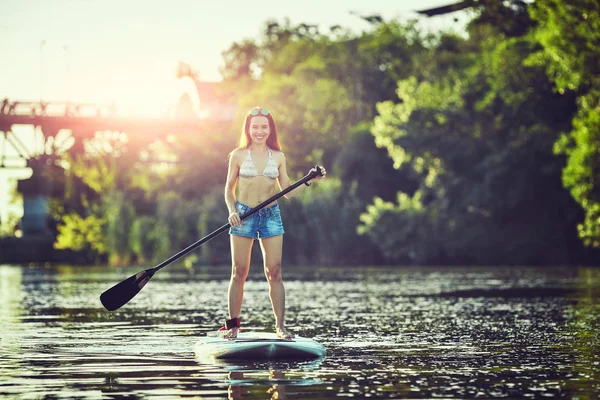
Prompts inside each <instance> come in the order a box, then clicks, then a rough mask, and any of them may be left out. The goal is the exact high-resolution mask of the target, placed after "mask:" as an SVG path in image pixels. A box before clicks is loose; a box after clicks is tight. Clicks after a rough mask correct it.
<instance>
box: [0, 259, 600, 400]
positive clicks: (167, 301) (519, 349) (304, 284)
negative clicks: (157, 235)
mask: <svg viewBox="0 0 600 400" xmlns="http://www.w3.org/2000/svg"><path fill="white" fill-rule="evenodd" d="M141 269H142V268H138V267H134V268H127V269H124V270H111V269H108V268H73V267H55V268H26V267H24V268H22V267H15V266H0V318H1V319H2V324H0V397H2V396H6V397H21V398H43V397H47V398H57V397H78V398H99V397H103V398H122V397H136V398H145V397H156V396H165V397H189V396H198V397H202V398H227V397H229V398H235V399H238V398H239V399H242V398H243V399H283V398H327V397H355V398H365V397H369V398H397V397H403V398H430V397H446V398H448V397H451V398H457V397H461V398H464V397H528V398H544V397H555V396H559V397H578V398H597V393H598V392H599V391H600V360H599V357H598V354H600V352H599V350H600V349H599V345H600V338H599V336H598V332H599V328H600V302H599V301H598V298H599V296H598V295H599V294H600V270H597V269H589V268H579V269H577V268H572V269H564V270H558V269H536V268H519V269H516V268H509V269H492V268H477V269H468V268H437V269H435V268H398V269H390V268H387V269H386V268H367V269H357V268H351V269H344V268H310V269H298V270H290V271H287V273H286V289H287V292H288V312H287V315H288V325H289V328H290V329H291V330H293V331H294V332H295V333H297V334H300V335H301V336H305V337H314V338H315V339H316V340H318V341H320V342H321V343H323V344H324V345H325V346H326V347H327V351H328V353H327V356H326V357H324V358H322V359H319V360H315V361H310V362H307V361H303V362H277V363H267V362H262V363H251V362H248V363H240V362H237V363H225V362H215V361H212V360H201V359H198V358H196V356H195V354H194V352H193V348H194V344H195V341H196V337H197V336H199V335H204V334H206V332H208V331H211V330H214V329H215V328H217V327H218V326H219V325H221V324H222V322H223V320H224V319H225V317H226V310H227V303H226V300H227V299H226V292H227V281H228V272H229V271H228V268H227V267H222V268H215V267H211V268H202V269H198V270H195V271H188V270H178V269H177V268H175V267H169V269H165V270H164V271H161V272H160V273H159V274H157V275H156V276H155V277H154V278H153V279H152V281H151V282H150V283H149V284H148V285H147V287H146V288H145V289H144V290H143V291H142V292H141V293H140V294H138V296H137V297H136V298H134V299H133V300H132V301H131V302H130V303H129V304H127V305H126V306H124V307H123V308H121V309H120V310H117V311H115V312H112V313H110V312H107V311H105V310H104V309H103V308H102V306H101V304H100V301H99V295H100V293H102V292H103V291H104V290H106V289H107V288H109V287H111V286H112V285H114V284H115V283H117V282H119V281H121V280H123V279H126V278H127V277H129V276H131V275H132V274H134V273H136V272H138V270H141ZM254 269H255V271H254V272H253V274H254V275H252V276H251V278H250V280H249V282H248V283H247V285H246V294H245V297H244V310H243V313H244V318H243V321H244V326H245V327H246V328H249V329H255V330H268V331H273V317H272V314H271V310H270V305H269V300H268V294H267V284H266V282H265V281H264V277H263V276H262V274H261V273H260V271H259V268H254Z"/></svg>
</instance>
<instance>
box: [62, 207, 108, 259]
mask: <svg viewBox="0 0 600 400" xmlns="http://www.w3.org/2000/svg"><path fill="white" fill-rule="evenodd" d="M105 225H106V220H105V219H103V218H102V217H101V216H99V215H96V214H90V215H88V216H85V217H83V216H81V215H79V214H77V213H75V212H71V213H69V214H66V215H64V216H63V219H62V223H61V224H60V225H59V226H58V232H59V235H58V237H57V240H56V243H55V246H54V247H56V248H57V249H70V250H75V251H80V252H84V253H90V252H95V253H96V254H105V253H106V251H107V248H108V244H107V238H106V236H105V234H104V227H105Z"/></svg>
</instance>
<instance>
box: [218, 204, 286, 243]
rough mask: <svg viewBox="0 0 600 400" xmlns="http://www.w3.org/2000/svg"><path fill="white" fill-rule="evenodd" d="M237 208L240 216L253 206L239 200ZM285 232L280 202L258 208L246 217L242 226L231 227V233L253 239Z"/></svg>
mask: <svg viewBox="0 0 600 400" xmlns="http://www.w3.org/2000/svg"><path fill="white" fill-rule="evenodd" d="M235 208H236V209H237V212H238V213H239V214H240V216H242V215H244V214H245V213H246V212H248V210H250V209H251V208H252V207H250V206H247V205H245V204H244V203H240V202H239V201H238V202H236V203H235ZM284 233H285V232H284V230H283V222H281V212H280V211H279V205H278V204H275V205H274V206H270V207H267V208H262V209H260V210H258V211H257V212H255V213H254V214H252V215H251V216H249V217H248V218H246V219H244V220H243V221H242V226H232V227H231V228H229V234H230V235H236V236H245V237H249V238H253V239H265V238H268V237H271V236H277V235H283V234H284Z"/></svg>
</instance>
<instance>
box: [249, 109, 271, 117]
mask: <svg viewBox="0 0 600 400" xmlns="http://www.w3.org/2000/svg"><path fill="white" fill-rule="evenodd" d="M258 114H261V115H269V110H267V109H266V108H261V109H258V108H253V109H252V110H250V115H258Z"/></svg>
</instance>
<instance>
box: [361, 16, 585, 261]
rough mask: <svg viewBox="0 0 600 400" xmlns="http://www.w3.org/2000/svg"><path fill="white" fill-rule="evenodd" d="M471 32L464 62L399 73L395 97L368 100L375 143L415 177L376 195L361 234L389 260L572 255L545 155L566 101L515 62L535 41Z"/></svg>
mask: <svg viewBox="0 0 600 400" xmlns="http://www.w3.org/2000/svg"><path fill="white" fill-rule="evenodd" d="M478 29H479V31H480V32H483V31H485V29H483V27H482V26H479V27H478ZM490 31H491V32H493V31H494V29H491V30H490ZM472 40H475V41H476V42H477V43H478V45H477V46H476V47H475V48H476V49H477V51H478V53H479V56H478V57H464V56H460V58H461V60H465V59H471V60H472V63H471V65H469V66H467V67H464V68H463V69H461V70H457V71H454V70H451V71H447V72H444V73H440V74H438V77H437V78H436V79H435V80H430V81H419V80H418V79H417V78H415V77H413V78H410V79H407V80H403V81H400V82H399V85H398V97H399V98H400V100H401V102H400V103H397V104H394V103H392V102H390V101H388V102H384V103H380V104H378V111H379V113H380V116H378V117H377V118H375V124H374V126H373V128H372V132H373V135H374V136H375V142H376V144H377V145H378V146H380V147H384V148H386V149H387V150H388V153H389V155H390V157H391V158H392V160H393V161H394V166H395V167H397V168H400V167H402V166H404V165H406V164H409V165H410V166H411V168H412V169H413V170H414V173H415V174H416V175H417V176H419V177H420V182H421V185H420V189H419V190H418V191H417V192H416V193H415V194H413V195H408V194H406V195H405V194H400V195H399V197H398V200H397V204H393V203H390V202H383V201H381V200H376V201H375V202H374V204H373V205H372V206H370V207H369V208H368V211H367V212H366V213H365V214H363V216H362V220H363V225H362V227H361V231H362V232H363V233H365V234H367V235H369V236H370V237H372V238H373V240H374V242H375V243H377V244H378V246H379V247H380V248H381V250H382V251H383V253H384V255H386V258H388V259H389V258H391V259H393V260H394V262H397V263H401V262H407V263H418V264H425V263H438V262H440V261H443V262H446V263H447V262H450V263H484V264H518V263H530V264H531V263H533V264H545V263H565V262H572V260H573V259H576V257H574V255H576V254H582V252H581V250H579V249H578V246H577V244H573V243H572V240H568V239H567V237H565V235H564V234H563V233H562V232H568V227H569V226H573V224H574V221H575V219H576V217H577V214H578V212H577V209H576V208H575V207H573V204H571V202H570V201H569V199H568V198H566V197H565V192H564V191H563V190H562V187H561V186H560V180H559V171H560V168H561V167H562V162H561V159H559V158H556V157H554V156H553V153H552V147H553V142H554V141H555V140H556V139H557V138H558V136H559V135H560V130H561V128H563V127H565V126H567V125H568V121H569V114H568V113H565V112H564V110H572V109H573V105H572V98H571V97H568V96H558V95H556V94H554V93H552V87H551V84H550V83H549V82H548V81H547V80H546V79H545V78H544V74H543V70H542V68H541V67H537V66H531V65H530V66H525V65H524V60H525V59H526V58H527V57H528V55H529V54H530V53H531V52H532V51H533V48H534V47H535V44H534V43H530V42H529V40H528V38H526V37H525V38H512V39H505V38H503V37H502V36H500V35H496V36H492V37H488V38H487V39H486V40H481V37H480V36H478V37H476V38H475V39H472ZM467 41H468V39H467ZM472 47H473V46H462V47H457V49H459V48H467V49H468V48H472ZM446 56H447V55H446ZM548 117H549V118H548ZM550 199H551V200H550ZM557 204H561V207H560V208H558V207H557ZM558 209H561V210H564V211H563V212H562V214H560V215H557V214H556V213H557V210H558ZM548 216H553V217H552V218H548ZM394 227H396V228H395V229H394ZM392 229H394V234H393V235H390V231H391V230H392ZM559 232H560V233H559ZM550 249H551V250H550Z"/></svg>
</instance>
